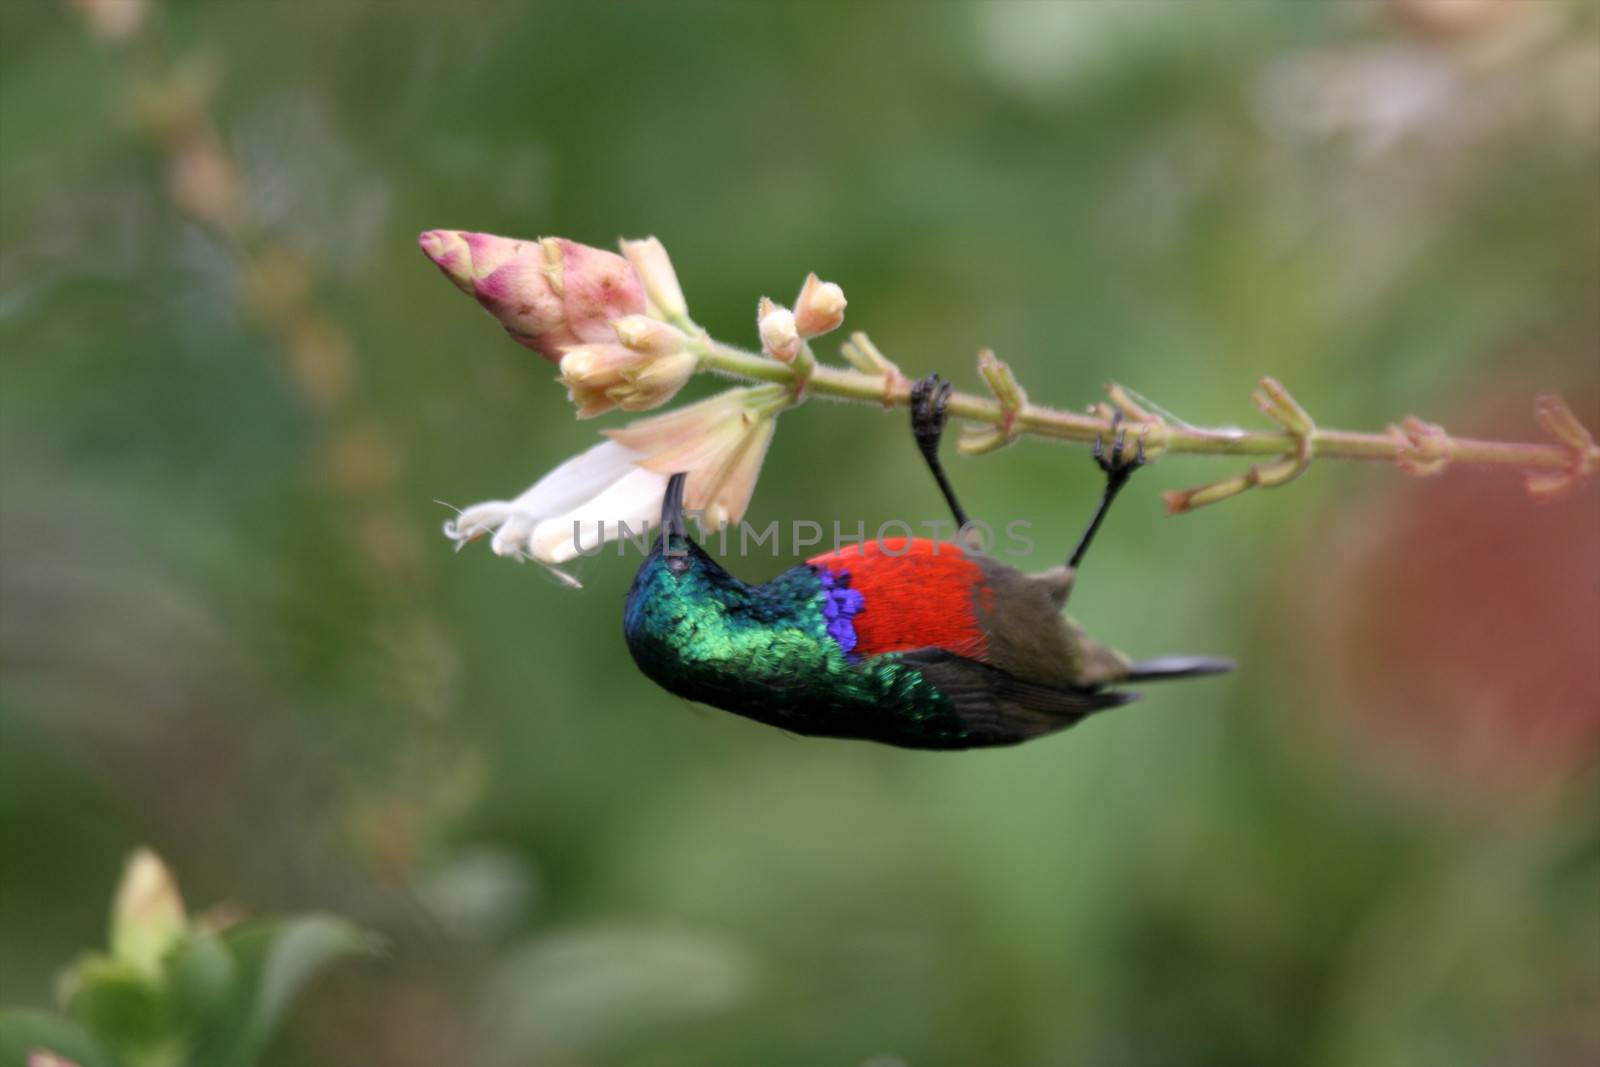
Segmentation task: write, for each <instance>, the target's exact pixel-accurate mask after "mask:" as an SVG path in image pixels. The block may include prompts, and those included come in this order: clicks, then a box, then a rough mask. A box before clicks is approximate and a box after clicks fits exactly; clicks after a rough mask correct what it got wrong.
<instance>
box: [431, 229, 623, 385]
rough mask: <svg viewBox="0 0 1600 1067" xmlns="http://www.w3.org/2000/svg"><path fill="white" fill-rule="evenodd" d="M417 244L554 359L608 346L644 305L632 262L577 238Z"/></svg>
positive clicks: (448, 238) (446, 233) (445, 235)
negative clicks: (585, 347)
mask: <svg viewBox="0 0 1600 1067" xmlns="http://www.w3.org/2000/svg"><path fill="white" fill-rule="evenodd" d="M418 243H419V244H420V245H421V246H422V251H423V254H425V255H426V256H427V257H428V258H429V259H431V260H433V262H434V263H436V264H437V265H438V267H439V269H440V270H442V271H443V272H444V273H445V275H446V277H448V278H449V279H450V280H451V281H453V282H455V283H456V285H457V286H459V287H460V288H461V289H462V291H464V292H466V293H468V294H470V295H472V296H474V297H476V298H477V300H478V303H480V304H482V305H483V306H484V308H485V309H486V310H487V311H488V312H489V313H490V314H491V315H493V316H494V317H495V318H496V319H498V320H499V322H500V325H502V326H504V327H505V328H506V332H507V333H509V334H510V335H511V336H512V338H514V339H515V340H516V341H517V342H518V343H519V344H522V345H525V346H527V347H528V348H531V349H533V350H534V351H536V352H539V353H540V354H542V355H544V356H545V357H546V358H548V359H553V360H559V359H560V358H561V353H562V352H563V351H564V350H565V349H567V348H569V347H571V346H573V345H577V344H584V343H590V344H595V343H604V342H607V341H610V340H611V339H612V338H613V337H614V336H615V333H614V331H613V330H612V327H611V323H612V322H614V321H615V320H617V319H620V318H622V317H624V316H626V315H633V314H638V313H639V312H642V311H644V308H645V296H644V287H643V286H642V285H641V284H640V281H639V276H638V275H637V274H635V273H634V271H633V268H632V267H630V266H629V265H628V262H627V261H626V260H624V259H623V258H622V257H621V256H619V255H616V254H615V253H613V252H605V251H602V250H601V249H598V248H590V247H589V246H588V245H581V244H578V243H577V242H575V241H568V240H565V239H563V238H559V237H546V238H543V239H541V240H538V241H519V240H515V239H512V238H509V237H496V236H494V235H493V234H487V233H463V232H461V231H459V230H429V231H428V232H427V233H424V234H422V236H421V237H420V238H419V239H418Z"/></svg>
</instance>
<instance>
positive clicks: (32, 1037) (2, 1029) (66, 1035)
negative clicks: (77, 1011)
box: [0, 1010, 119, 1067]
mask: <svg viewBox="0 0 1600 1067" xmlns="http://www.w3.org/2000/svg"><path fill="white" fill-rule="evenodd" d="M38 1049H45V1050H47V1051H50V1052H53V1053H55V1054H56V1055H58V1056H63V1057H65V1058H67V1059H69V1060H71V1061H72V1062H73V1063H75V1064H77V1065H78V1067H119V1065H118V1063H117V1061H116V1060H114V1059H112V1057H111V1054H110V1053H109V1052H107V1051H106V1050H105V1049H104V1048H103V1047H102V1046H101V1045H100V1043H99V1042H97V1041H96V1040H95V1039H94V1038H93V1037H91V1036H90V1035H89V1033H88V1031H86V1030H84V1028H83V1027H81V1026H79V1025H78V1024H77V1023H75V1022H73V1021H72V1020H70V1019H64V1018H62V1017H61V1016H59V1015H51V1014H48V1013H47V1012H42V1011H19V1010H5V1011H0V1067H23V1065H24V1064H26V1063H27V1062H28V1053H30V1052H33V1051H35V1050H38Z"/></svg>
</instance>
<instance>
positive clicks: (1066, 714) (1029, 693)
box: [895, 648, 1139, 744]
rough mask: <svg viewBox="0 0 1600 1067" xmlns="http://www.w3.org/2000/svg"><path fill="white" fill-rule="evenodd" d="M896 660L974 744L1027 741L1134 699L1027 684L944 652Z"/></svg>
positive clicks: (906, 655) (918, 652)
mask: <svg viewBox="0 0 1600 1067" xmlns="http://www.w3.org/2000/svg"><path fill="white" fill-rule="evenodd" d="M895 658H896V659H898V660H900V661H901V662H903V663H905V664H906V665H907V666H910V667H914V668H916V670H918V671H919V672H921V674H922V676H923V677H924V678H926V679H927V680H928V681H930V682H932V683H933V684H934V685H935V686H936V687H937V688H938V690H939V692H940V693H942V694H944V696H945V698H946V699H947V700H949V701H950V703H951V705H952V706H953V707H954V708H955V711H956V713H957V714H958V715H959V716H961V719H962V721H963V723H964V724H965V726H966V727H967V729H968V731H969V732H970V734H971V737H972V739H973V741H974V742H976V743H978V744H1011V743H1014V742H1018V741H1026V740H1028V739H1029V738H1030V737H1038V736H1039V735H1040V734H1047V733H1050V732H1052V731H1054V730H1064V729H1066V728H1067V727H1068V726H1072V725H1073V724H1075V723H1077V722H1079V721H1081V720H1082V719H1084V718H1086V717H1087V716H1089V715H1092V714H1094V713H1095V712H1097V711H1100V710H1102V709H1104V708H1114V707H1118V706H1119V705H1122V704H1127V703H1129V702H1131V701H1134V700H1138V699H1139V694H1137V693H1124V692H1116V691H1111V690H1104V689H1100V690H1096V689H1077V688H1068V687H1061V686H1054V685H1046V684H1042V683H1039V682H1030V681H1026V680H1025V679H1022V678H1018V677H1016V676H1015V675H1011V674H1007V673H1006V672H1005V671H1002V670H1000V669H999V668H997V667H991V666H989V665H988V664H987V663H979V662H978V661H977V660H974V659H968V658H967V657H965V656H958V655H956V654H955V653H954V652H951V651H949V650H948V649H943V648H918V649H913V650H911V651H909V652H901V653H898V654H897V655H896V657H895Z"/></svg>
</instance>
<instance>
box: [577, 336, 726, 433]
mask: <svg viewBox="0 0 1600 1067" xmlns="http://www.w3.org/2000/svg"><path fill="white" fill-rule="evenodd" d="M698 365H699V360H698V358H697V357H696V356H695V354H694V353H693V352H688V351H683V350H680V351H678V352H675V353H668V354H666V355H662V356H653V355H649V354H648V353H645V352H640V351H636V350H635V349H631V348H625V347H623V346H622V345H615V344H613V345H578V346H577V347H575V348H570V349H568V350H567V353H566V355H564V356H562V357H561V377H560V378H559V379H557V380H558V381H559V382H561V384H562V385H565V386H566V387H567V396H568V397H569V398H570V399H571V400H572V402H573V403H574V404H576V405H577V407H578V418H580V419H587V418H592V417H593V416H595V415H600V414H602V413H604V412H607V411H610V410H611V409H612V408H616V407H620V408H622V409H624V410H625V411H646V410H648V409H650V408H653V407H659V406H660V405H662V404H665V403H666V402H667V401H668V400H671V399H672V398H673V397H674V396H676V395H677V393H678V390H679V389H682V388H683V384H684V383H685V382H687V381H688V380H689V378H690V376H691V375H693V374H694V372H695V368H696V367H697V366H698Z"/></svg>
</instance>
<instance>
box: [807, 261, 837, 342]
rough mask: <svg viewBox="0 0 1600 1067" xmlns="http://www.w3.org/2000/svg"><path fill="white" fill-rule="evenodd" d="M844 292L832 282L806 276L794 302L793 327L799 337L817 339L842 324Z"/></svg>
mask: <svg viewBox="0 0 1600 1067" xmlns="http://www.w3.org/2000/svg"><path fill="white" fill-rule="evenodd" d="M844 306H845V298H844V290H843V289H841V288H839V287H838V286H837V285H835V284H834V283H832V282H824V281H820V280H818V278H817V276H816V274H815V273H812V274H807V275H806V283H805V285H803V286H801V287H800V295H799V297H797V298H796V299H795V302H794V326H795V329H796V330H797V331H798V332H799V334H800V336H801V337H819V336H821V335H822V334H825V333H827V332H828V331H829V330H837V329H838V328H839V326H840V325H841V324H842V323H843V322H844Z"/></svg>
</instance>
